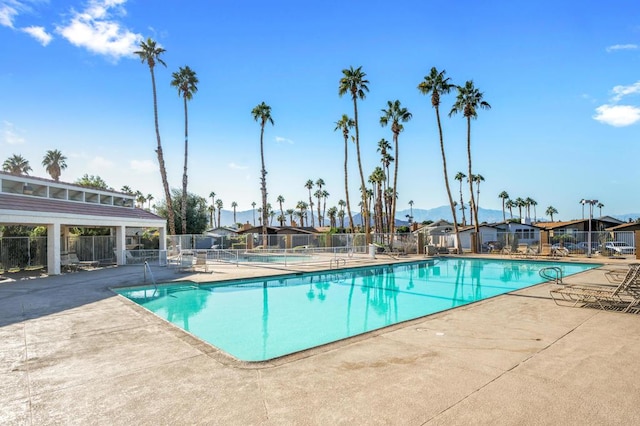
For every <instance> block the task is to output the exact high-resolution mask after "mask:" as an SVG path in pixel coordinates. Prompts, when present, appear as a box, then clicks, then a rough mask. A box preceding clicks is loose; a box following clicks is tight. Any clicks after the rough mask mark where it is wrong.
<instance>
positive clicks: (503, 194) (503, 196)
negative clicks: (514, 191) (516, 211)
mask: <svg viewBox="0 0 640 426" xmlns="http://www.w3.org/2000/svg"><path fill="white" fill-rule="evenodd" d="M498 198H500V199H501V200H502V221H503V222H506V221H507V215H506V213H505V209H504V207H505V205H504V204H505V203H506V202H507V200H508V199H509V194H508V193H507V191H502V192H501V193H500V194H498Z"/></svg>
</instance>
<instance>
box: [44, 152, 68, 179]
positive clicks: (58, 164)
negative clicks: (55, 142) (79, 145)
mask: <svg viewBox="0 0 640 426" xmlns="http://www.w3.org/2000/svg"><path fill="white" fill-rule="evenodd" d="M66 160H67V157H65V156H64V155H62V152H60V151H59V150H57V149H54V150H52V151H51V150H49V151H47V153H46V154H45V156H44V158H43V159H42V166H43V167H44V168H45V170H46V171H47V173H49V175H50V176H51V178H52V179H53V180H55V181H56V182H58V180H59V179H60V174H61V173H62V170H64V169H66V168H67V163H66Z"/></svg>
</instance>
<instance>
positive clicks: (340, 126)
mask: <svg viewBox="0 0 640 426" xmlns="http://www.w3.org/2000/svg"><path fill="white" fill-rule="evenodd" d="M354 125H355V123H354V121H353V120H352V119H350V118H349V116H348V115H347V114H342V117H340V120H338V121H336V128H335V129H333V131H334V132H335V131H336V130H342V136H343V137H344V192H345V197H346V199H347V213H348V214H349V230H350V231H351V232H353V216H352V215H351V204H350V203H349V178H348V170H347V164H348V163H347V160H348V157H349V154H348V153H349V151H348V149H347V148H348V145H349V144H348V140H349V129H351V128H353V126H354ZM342 227H343V228H344V224H343V225H342Z"/></svg>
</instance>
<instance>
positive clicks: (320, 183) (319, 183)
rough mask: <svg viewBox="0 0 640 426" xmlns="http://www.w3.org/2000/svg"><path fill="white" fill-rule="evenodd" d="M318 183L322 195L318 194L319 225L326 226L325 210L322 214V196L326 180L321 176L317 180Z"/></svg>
mask: <svg viewBox="0 0 640 426" xmlns="http://www.w3.org/2000/svg"><path fill="white" fill-rule="evenodd" d="M316 185H317V186H318V191H319V193H320V196H318V197H317V198H318V226H324V212H323V214H322V215H320V211H321V208H320V207H322V206H321V205H320V204H321V203H320V198H322V186H323V185H324V180H323V179H322V178H319V179H318V180H316Z"/></svg>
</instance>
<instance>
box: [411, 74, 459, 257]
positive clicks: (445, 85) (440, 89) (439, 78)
mask: <svg viewBox="0 0 640 426" xmlns="http://www.w3.org/2000/svg"><path fill="white" fill-rule="evenodd" d="M445 74H446V71H445V70H442V71H440V72H438V70H437V69H436V67H432V68H431V71H430V72H429V75H427V76H425V77H424V81H422V82H421V83H420V84H419V85H418V90H419V91H420V93H422V94H423V95H431V106H432V107H433V108H435V110H436V120H437V122H438V134H439V136H440V153H441V155H442V170H443V173H444V184H445V187H446V188H447V196H448V197H449V205H450V206H451V216H452V217H453V229H454V232H455V234H456V243H457V244H458V247H461V244H460V233H459V232H458V219H457V218H456V207H455V206H454V205H453V197H452V196H451V188H450V187H449V176H448V174H447V158H446V156H445V153H444V138H443V135H442V125H441V123H440V96H442V95H446V94H448V93H449V92H451V89H452V88H453V87H455V86H454V85H453V84H451V83H449V77H445ZM460 182H461V183H462V181H460ZM460 195H461V198H460V203H461V204H462V205H464V204H463V203H462V192H460ZM462 213H463V220H462V223H463V225H464V223H465V222H466V219H465V218H464V210H463V211H462Z"/></svg>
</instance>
